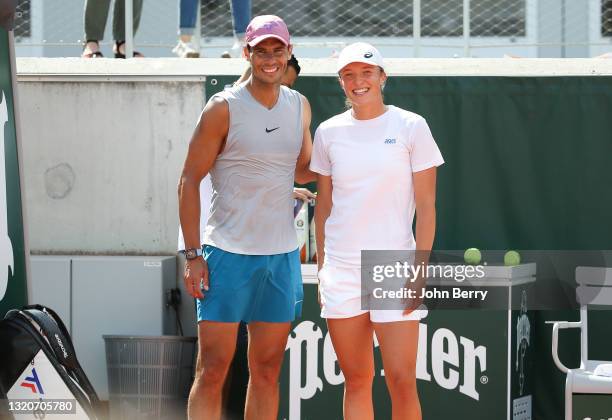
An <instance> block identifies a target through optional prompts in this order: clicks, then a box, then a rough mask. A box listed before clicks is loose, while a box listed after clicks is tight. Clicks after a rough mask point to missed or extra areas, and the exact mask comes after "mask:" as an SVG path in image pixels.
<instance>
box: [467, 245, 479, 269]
mask: <svg viewBox="0 0 612 420" xmlns="http://www.w3.org/2000/svg"><path fill="white" fill-rule="evenodd" d="M463 259H464V260H465V263H466V264H471V265H476V264H478V263H480V260H481V259H482V254H481V253H480V250H479V249H478V248H468V249H466V250H465V253H464V254H463Z"/></svg>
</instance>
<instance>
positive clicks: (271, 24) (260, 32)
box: [245, 15, 289, 47]
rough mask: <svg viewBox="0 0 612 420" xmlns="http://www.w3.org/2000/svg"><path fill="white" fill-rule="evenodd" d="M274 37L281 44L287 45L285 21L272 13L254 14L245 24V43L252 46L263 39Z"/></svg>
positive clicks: (287, 32)
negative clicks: (246, 24)
mask: <svg viewBox="0 0 612 420" xmlns="http://www.w3.org/2000/svg"><path fill="white" fill-rule="evenodd" d="M268 38H276V39H278V40H280V41H281V42H282V43H283V44H285V45H289V29H287V25H285V22H284V21H283V20H282V19H281V18H279V17H278V16H274V15H261V16H255V17H254V18H253V20H251V23H249V26H247V29H246V34H245V39H246V43H247V44H248V45H249V46H251V47H254V46H255V45H257V44H259V43H260V42H261V41H263V40H264V39H268Z"/></svg>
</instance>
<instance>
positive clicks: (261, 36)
mask: <svg viewBox="0 0 612 420" xmlns="http://www.w3.org/2000/svg"><path fill="white" fill-rule="evenodd" d="M268 38H276V39H278V40H279V41H280V42H282V43H283V44H285V45H289V43H288V42H287V40H285V39H283V38H282V37H280V36H278V35H274V34H265V35H260V36H258V37H257V38H254V39H252V40H250V41H248V42H247V44H248V45H249V47H254V46H255V45H257V44H259V43H260V42H261V41H263V40H266V39H268Z"/></svg>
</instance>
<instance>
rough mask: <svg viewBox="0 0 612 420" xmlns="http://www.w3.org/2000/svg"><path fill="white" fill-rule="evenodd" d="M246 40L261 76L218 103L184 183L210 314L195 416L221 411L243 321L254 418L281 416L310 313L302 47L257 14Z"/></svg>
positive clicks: (205, 320) (193, 253) (186, 226)
mask: <svg viewBox="0 0 612 420" xmlns="http://www.w3.org/2000/svg"><path fill="white" fill-rule="evenodd" d="M246 43H247V46H246V48H245V51H244V54H245V56H246V57H247V60H248V61H249V62H250V65H251V77H250V78H249V79H247V80H246V81H245V82H243V83H241V84H239V85H237V86H235V87H233V88H230V89H226V90H224V91H223V92H220V93H218V94H216V95H214V96H213V97H212V98H211V99H210V100H209V101H208V103H207V104H206V106H205V108H204V111H203V112H202V115H201V116H200V121H199V123H198V125H197V126H196V128H195V132H194V134H193V137H192V139H191V143H190V145H189V151H188V153H187V158H186V160H185V165H184V168H183V173H182V175H181V179H180V181H179V216H180V219H181V227H182V229H183V233H184V238H185V247H186V250H185V257H186V260H187V261H186V264H185V275H184V281H185V287H186V289H187V291H188V292H189V294H190V295H191V296H193V297H195V298H196V307H197V315H198V338H199V352H198V361H197V367H196V377H195V381H194V384H193V387H192V389H191V393H190V396H189V418H190V419H207V420H209V419H210V420H216V419H220V417H221V396H222V389H223V384H224V382H225V377H226V375H227V371H228V368H229V366H230V364H231V362H232V359H233V356H234V351H235V347H236V333H237V330H238V326H239V323H240V322H246V323H247V324H248V330H249V349H248V360H249V374H250V377H249V386H248V390H247V401H246V408H245V418H246V419H257V420H260V419H264V420H265V419H270V420H272V419H276V417H277V413H278V375H279V372H280V368H281V364H282V359H283V355H284V352H285V346H286V343H287V336H288V334H289V329H290V324H291V322H292V321H293V320H294V319H295V318H296V316H299V315H300V313H301V302H302V298H303V291H302V279H301V265H300V259H299V252H298V246H297V237H296V233H295V230H294V227H293V184H294V182H298V183H300V184H305V183H308V182H312V181H314V179H315V176H314V174H313V173H312V172H310V170H309V169H308V165H309V163H310V153H311V150H312V139H311V136H310V119H311V112H310V105H309V104H308V101H307V100H306V98H304V97H303V96H302V95H301V94H299V93H298V92H296V91H294V90H291V89H289V88H287V87H285V86H281V80H282V78H283V75H284V74H285V70H286V68H287V61H288V60H289V58H290V57H291V50H292V47H291V43H290V38H289V31H288V30H287V26H286V25H285V23H284V22H283V20H282V19H281V18H279V17H277V16H272V15H267V16H257V17H255V18H254V19H253V20H252V21H251V23H250V24H249V26H248V27H247V30H246ZM208 173H210V178H211V181H212V186H213V195H212V200H211V206H210V216H209V218H208V223H207V225H206V229H205V235H204V238H203V240H202V241H201V240H200V237H199V220H200V197H199V185H200V181H201V180H202V178H204V176H206V175H207V174H208Z"/></svg>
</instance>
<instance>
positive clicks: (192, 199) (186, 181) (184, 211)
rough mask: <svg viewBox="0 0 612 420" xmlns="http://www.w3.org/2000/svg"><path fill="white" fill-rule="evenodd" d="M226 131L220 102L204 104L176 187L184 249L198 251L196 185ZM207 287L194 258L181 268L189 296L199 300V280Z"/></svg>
mask: <svg viewBox="0 0 612 420" xmlns="http://www.w3.org/2000/svg"><path fill="white" fill-rule="evenodd" d="M228 129H229V107H228V105H227V102H226V101H225V100H224V99H222V98H214V99H212V100H211V101H210V102H208V103H207V104H206V106H205V107H204V110H203V111H202V114H201V115H200V120H199V122H198V125H197V126H196V128H195V131H194V133H193V136H192V138H191V142H190V143H189V150H188V152H187V158H186V159H185V164H184V166H183V172H182V173H181V178H180V180H179V185H178V199H179V218H180V221H181V229H182V230H183V236H184V238H185V249H190V248H200V247H201V246H202V245H201V244H200V182H201V181H202V179H203V178H204V177H205V176H206V174H208V172H209V171H210V168H212V166H213V164H214V162H215V159H216V158H217V155H218V154H219V153H220V152H221V150H222V148H223V145H224V142H225V138H226V137H227V132H228ZM201 279H203V280H204V284H205V286H207V284H208V272H207V270H206V267H205V264H204V260H203V259H201V258H197V259H195V260H189V261H187V264H186V265H185V286H186V287H187V291H188V292H189V294H190V295H192V296H194V297H199V298H202V297H203V295H202V293H201V291H200V288H199V283H200V280H201Z"/></svg>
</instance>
